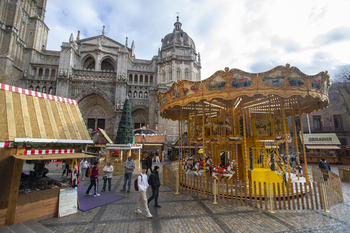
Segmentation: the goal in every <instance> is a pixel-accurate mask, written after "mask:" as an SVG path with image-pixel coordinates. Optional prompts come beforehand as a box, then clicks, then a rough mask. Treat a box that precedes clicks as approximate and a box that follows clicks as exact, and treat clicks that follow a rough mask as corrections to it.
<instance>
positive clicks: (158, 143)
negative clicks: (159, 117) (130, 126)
mask: <svg viewBox="0 0 350 233" xmlns="http://www.w3.org/2000/svg"><path fill="white" fill-rule="evenodd" d="M134 135H135V143H136V144H139V145H140V144H142V146H143V148H142V152H141V153H142V155H141V159H143V158H146V157H147V156H148V155H150V154H151V153H153V154H154V156H153V161H156V156H155V155H156V151H157V150H158V153H159V160H160V161H161V162H163V161H164V143H165V136H164V135H161V134H160V133H159V132H158V131H157V130H154V129H150V128H146V127H145V126H144V127H142V128H139V129H134Z"/></svg>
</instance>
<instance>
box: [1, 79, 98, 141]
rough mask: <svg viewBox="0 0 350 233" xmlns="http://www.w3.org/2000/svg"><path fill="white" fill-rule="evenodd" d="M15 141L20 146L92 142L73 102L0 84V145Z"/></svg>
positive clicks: (75, 103)
mask: <svg viewBox="0 0 350 233" xmlns="http://www.w3.org/2000/svg"><path fill="white" fill-rule="evenodd" d="M15 139H17V141H18V139H20V141H21V142H18V143H22V144H26V143H43V144H44V143H46V144H50V143H64V144H81V143H85V144H86V143H93V142H92V140H91V137H90V135H89V133H88V131H87V128H86V125H85V122H84V120H83V117H82V115H81V112H80V109H79V107H78V105H77V101H76V100H72V99H68V98H63V97H59V96H53V95H48V94H45V93H40V92H35V91H31V90H26V89H23V88H18V87H13V86H10V85H6V84H1V83H0V142H13V141H15ZM59 141H60V142H59Z"/></svg>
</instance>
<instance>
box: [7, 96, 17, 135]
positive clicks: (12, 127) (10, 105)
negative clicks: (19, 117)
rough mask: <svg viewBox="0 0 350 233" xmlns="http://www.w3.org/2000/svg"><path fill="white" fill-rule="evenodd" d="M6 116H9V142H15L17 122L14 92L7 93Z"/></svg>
mask: <svg viewBox="0 0 350 233" xmlns="http://www.w3.org/2000/svg"><path fill="white" fill-rule="evenodd" d="M5 94H6V110H7V111H6V114H7V129H8V135H9V136H8V138H9V141H13V139H14V138H15V137H16V122H15V114H14V109H13V101H12V92H10V91H6V92H5Z"/></svg>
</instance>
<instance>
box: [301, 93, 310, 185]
mask: <svg viewBox="0 0 350 233" xmlns="http://www.w3.org/2000/svg"><path fill="white" fill-rule="evenodd" d="M298 106H299V109H298V113H299V114H298V115H299V121H300V133H301V143H302V145H303V153H304V164H305V165H304V174H305V179H306V183H307V184H310V176H309V172H308V170H307V160H306V150H305V143H304V130H303V121H302V119H301V117H302V115H300V104H299V100H298Z"/></svg>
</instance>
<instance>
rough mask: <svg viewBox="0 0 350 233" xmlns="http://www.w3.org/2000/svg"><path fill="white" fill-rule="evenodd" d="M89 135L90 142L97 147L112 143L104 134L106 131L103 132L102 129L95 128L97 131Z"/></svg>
mask: <svg viewBox="0 0 350 233" xmlns="http://www.w3.org/2000/svg"><path fill="white" fill-rule="evenodd" d="M91 134H92V140H93V141H94V143H95V144H97V145H101V144H107V143H113V141H112V139H111V138H110V137H109V136H108V135H107V134H106V131H104V130H103V129H100V128H97V130H95V131H94V132H92V133H91Z"/></svg>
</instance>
